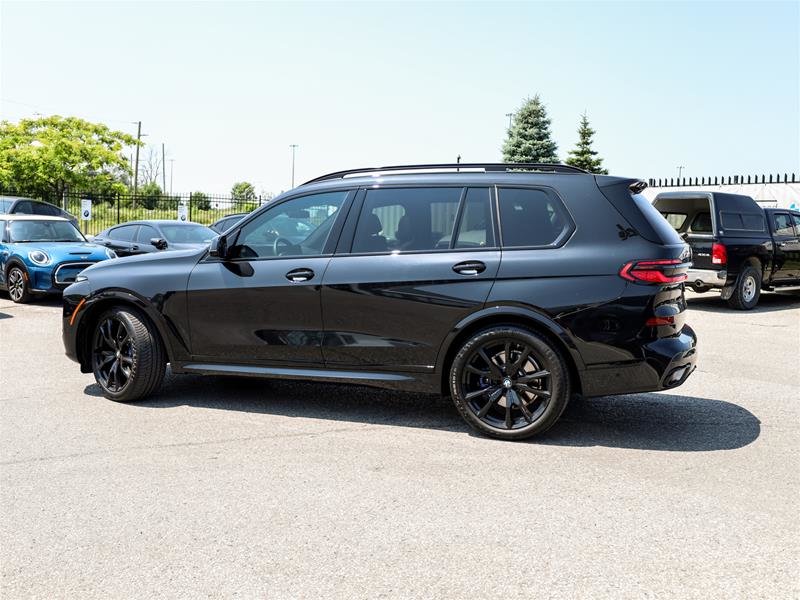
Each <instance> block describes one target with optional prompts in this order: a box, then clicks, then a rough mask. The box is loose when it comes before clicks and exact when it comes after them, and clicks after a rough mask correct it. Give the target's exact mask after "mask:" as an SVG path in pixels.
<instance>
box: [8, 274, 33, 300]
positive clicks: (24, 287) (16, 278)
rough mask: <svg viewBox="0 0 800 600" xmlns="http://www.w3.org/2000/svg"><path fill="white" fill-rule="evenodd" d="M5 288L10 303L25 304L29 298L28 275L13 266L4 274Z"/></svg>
mask: <svg viewBox="0 0 800 600" xmlns="http://www.w3.org/2000/svg"><path fill="white" fill-rule="evenodd" d="M6 287H7V289H8V295H9V297H10V298H11V301H12V302H15V303H17V304H25V303H26V302H27V301H28V300H30V298H31V291H30V287H29V286H28V275H27V273H25V271H23V270H22V268H21V267H18V266H16V265H15V266H13V267H11V268H10V269H9V270H8V273H6Z"/></svg>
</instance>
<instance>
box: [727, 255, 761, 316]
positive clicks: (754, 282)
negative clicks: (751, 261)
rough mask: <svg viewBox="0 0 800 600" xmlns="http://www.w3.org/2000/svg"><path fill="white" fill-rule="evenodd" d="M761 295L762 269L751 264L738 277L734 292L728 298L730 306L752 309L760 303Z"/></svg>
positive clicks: (738, 308)
mask: <svg viewBox="0 0 800 600" xmlns="http://www.w3.org/2000/svg"><path fill="white" fill-rule="evenodd" d="M760 296H761V270H760V269H757V268H756V267H754V266H752V265H749V266H747V267H745V268H744V269H743V270H742V272H741V273H739V277H738V278H737V279H736V283H735V287H734V288H733V294H732V295H731V297H730V298H728V306H730V307H731V308H735V309H737V310H750V309H752V308H755V306H756V304H758V299H759V297H760Z"/></svg>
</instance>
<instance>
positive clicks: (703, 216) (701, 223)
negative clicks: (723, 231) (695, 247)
mask: <svg viewBox="0 0 800 600" xmlns="http://www.w3.org/2000/svg"><path fill="white" fill-rule="evenodd" d="M689 230H690V231H691V232H692V233H713V232H714V224H713V223H712V222H711V213H709V212H701V213H697V215H696V216H695V218H694V219H693V220H692V224H691V226H690V227H689Z"/></svg>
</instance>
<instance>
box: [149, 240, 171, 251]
mask: <svg viewBox="0 0 800 600" xmlns="http://www.w3.org/2000/svg"><path fill="white" fill-rule="evenodd" d="M150 243H151V244H152V245H153V246H155V247H156V250H164V249H165V248H166V247H167V240H165V239H164V238H150Z"/></svg>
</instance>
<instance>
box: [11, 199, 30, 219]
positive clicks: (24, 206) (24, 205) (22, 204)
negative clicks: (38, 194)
mask: <svg viewBox="0 0 800 600" xmlns="http://www.w3.org/2000/svg"><path fill="white" fill-rule="evenodd" d="M14 212H15V213H20V214H23V215H32V214H33V207H32V206H31V203H30V202H28V201H27V200H21V201H19V202H17V203H16V204H15V205H14Z"/></svg>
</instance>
